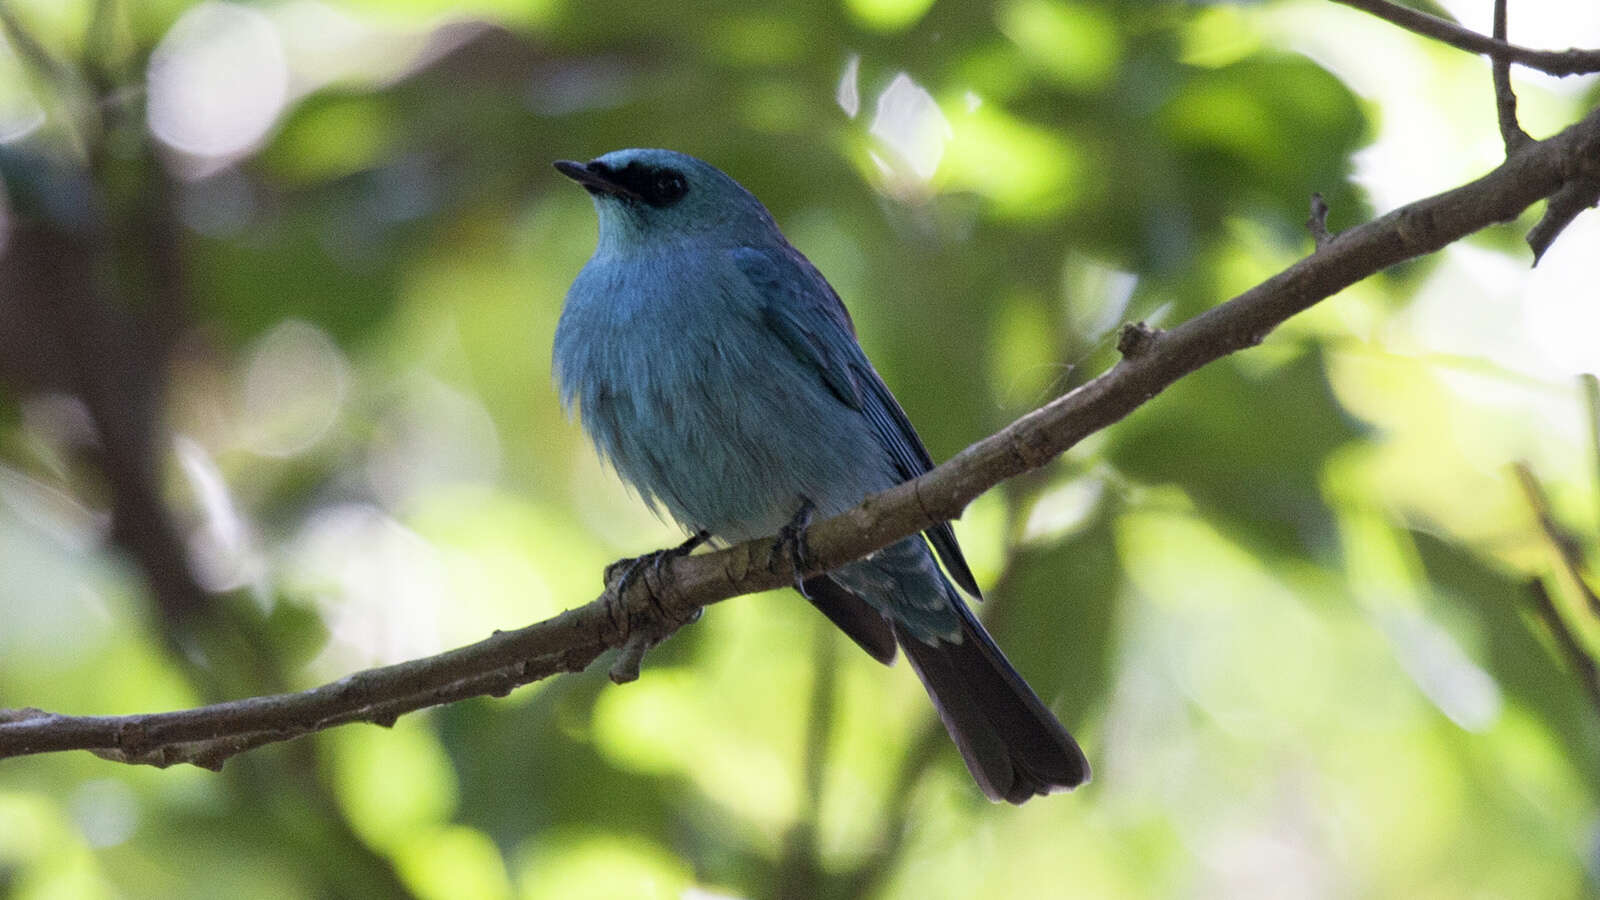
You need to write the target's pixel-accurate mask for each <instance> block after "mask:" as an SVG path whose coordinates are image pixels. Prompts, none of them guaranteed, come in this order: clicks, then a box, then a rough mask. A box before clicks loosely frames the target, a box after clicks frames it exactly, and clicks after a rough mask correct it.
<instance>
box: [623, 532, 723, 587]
mask: <svg viewBox="0 0 1600 900" xmlns="http://www.w3.org/2000/svg"><path fill="white" fill-rule="evenodd" d="M710 539H711V532H709V531H706V530H704V529H702V530H700V531H697V532H695V533H694V534H692V535H690V536H689V539H688V540H686V541H684V542H683V543H681V544H679V545H678V546H676V547H667V548H666V549H663V550H653V551H651V552H649V553H646V554H644V555H643V556H630V557H628V558H626V559H619V560H617V561H616V562H614V563H612V564H611V565H609V566H606V573H605V576H604V577H605V582H606V584H607V585H610V584H611V583H612V581H613V580H615V581H616V585H617V586H616V589H615V590H613V591H612V592H611V593H612V594H613V595H614V596H616V597H621V596H622V595H623V594H626V593H627V592H628V588H630V587H632V586H633V583H634V582H635V581H637V580H638V578H639V576H640V575H643V574H644V571H645V567H646V566H648V567H649V570H650V574H651V575H654V576H656V577H657V578H660V576H661V567H662V566H663V565H666V563H667V561H668V560H673V559H677V558H678V557H680V556H688V555H689V554H691V553H693V552H694V551H695V548H697V547H699V546H700V545H701V544H704V543H705V542H706V541H708V540H710ZM619 572H620V573H621V574H620V575H619V574H618V573H619Z"/></svg>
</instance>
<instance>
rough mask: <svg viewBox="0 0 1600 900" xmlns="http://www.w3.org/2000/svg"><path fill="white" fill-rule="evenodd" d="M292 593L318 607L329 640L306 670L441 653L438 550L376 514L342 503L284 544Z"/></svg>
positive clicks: (330, 669)
mask: <svg viewBox="0 0 1600 900" xmlns="http://www.w3.org/2000/svg"><path fill="white" fill-rule="evenodd" d="M283 573H284V579H283V580H284V583H285V584H286V586H287V587H288V589H289V590H290V591H292V592H293V593H295V594H298V595H300V596H303V597H305V598H307V599H309V600H310V601H311V603H312V604H313V605H315V606H316V608H317V610H318V611H319V612H320V613H321V614H322V619H323V623H324V624H325V625H326V626H327V628H328V635H329V638H330V640H329V641H328V646H327V647H326V648H324V650H323V652H322V654H321V655H320V656H319V657H318V658H317V659H316V660H314V661H313V662H312V664H311V668H312V669H313V670H315V671H317V672H319V673H323V674H329V675H331V674H334V673H339V672H345V671H349V669H351V668H353V667H360V666H371V665H379V664H383V663H392V662H399V661H401V660H405V659H415V658H417V657H421V656H427V655H429V654H432V653H437V652H439V651H440V650H442V649H444V648H443V643H444V639H443V637H442V636H443V635H444V634H445V631H444V629H443V628H442V627H441V623H440V621H439V612H440V604H441V602H442V600H443V598H444V596H445V588H446V583H447V582H446V572H445V568H444V564H443V562H442V561H441V560H440V559H439V553H438V551H437V550H436V549H435V548H434V547H433V545H432V544H430V543H428V541H427V540H425V539H424V538H422V537H421V536H420V535H418V534H417V533H416V532H414V531H412V530H411V529H409V528H406V527H405V526H404V525H401V524H400V523H399V522H397V521H395V520H394V519H392V518H390V517H389V516H388V515H386V514H385V513H384V512H383V511H382V510H380V509H378V508H377V507H374V506H370V505H368V504H364V503H346V504H340V505H338V506H333V507H328V508H324V509H320V510H318V511H317V512H316V513H314V514H313V515H312V516H311V518H310V519H309V520H308V521H307V522H306V523H305V525H304V526H302V527H301V529H300V533H299V534H298V535H297V536H296V537H295V539H294V540H293V541H292V542H291V543H290V544H289V548H288V552H287V558H286V560H285V561H284V565H283Z"/></svg>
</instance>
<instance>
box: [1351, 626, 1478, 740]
mask: <svg viewBox="0 0 1600 900" xmlns="http://www.w3.org/2000/svg"><path fill="white" fill-rule="evenodd" d="M1379 624H1380V625H1381V626H1382V628H1383V630H1384V632H1385V633H1387V634H1388V635H1389V640H1390V642H1391V643H1392V644H1393V645H1394V649H1395V657H1396V658H1397V659H1399V661H1400V665H1401V666H1402V667H1403V668H1404V669H1405V670H1406V674H1408V675H1410V676H1411V680H1412V681H1414V682H1416V684H1417V687H1418V688H1420V689H1421V690H1422V693H1423V694H1425V695H1426V696H1427V698H1428V699H1429V700H1431V701H1433V705H1434V706H1436V707H1438V708H1439V711H1440V712H1442V713H1444V714H1445V716H1447V717H1448V718H1449V719H1450V721H1452V722H1454V723H1456V724H1457V725H1459V726H1461V727H1462V728H1463V729H1465V730H1467V731H1471V732H1482V731H1487V730H1488V729H1489V728H1490V726H1492V725H1494V723H1495V722H1496V720H1498V719H1499V718H1500V710H1501V707H1502V706H1503V704H1502V702H1501V699H1500V685H1499V684H1497V683H1496V682H1495V680H1494V677H1493V676H1491V675H1490V674H1489V673H1488V672H1485V671H1484V670H1483V669H1482V668H1481V667H1479V666H1478V664H1477V663H1475V662H1473V661H1472V659H1471V658H1470V657H1468V656H1467V654H1466V651H1464V650H1462V649H1461V645H1460V644H1457V643H1456V641H1455V638H1453V637H1451V636H1450V633H1449V632H1448V631H1445V630H1444V629H1443V628H1440V627H1439V626H1437V625H1435V624H1433V623H1432V622H1430V621H1428V620H1427V619H1425V618H1423V617H1422V616H1420V615H1416V614H1414V613H1399V614H1395V615H1386V616H1382V617H1380V619H1379Z"/></svg>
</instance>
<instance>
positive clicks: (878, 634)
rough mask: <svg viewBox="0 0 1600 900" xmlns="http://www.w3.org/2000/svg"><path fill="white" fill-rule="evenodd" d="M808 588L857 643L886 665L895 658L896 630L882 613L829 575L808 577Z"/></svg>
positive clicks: (815, 602)
mask: <svg viewBox="0 0 1600 900" xmlns="http://www.w3.org/2000/svg"><path fill="white" fill-rule="evenodd" d="M805 589H806V591H805V597H806V599H807V600H810V601H811V605H812V606H815V607H816V608H817V609H819V610H821V611H822V614H823V615H825V616H827V617H828V619H829V621H831V622H833V624H834V625H837V626H838V627H839V630H840V631H842V632H844V633H845V634H847V635H849V636H850V639H851V640H852V641H855V642H856V646H858V647H860V648H861V649H863V650H865V651H867V652H868V653H869V654H871V655H872V658H873V659H875V660H877V661H878V662H881V663H883V664H884V665H888V664H890V663H892V662H894V641H895V639H894V633H893V632H891V631H890V630H889V620H887V619H885V618H884V617H883V613H881V612H878V611H877V610H875V609H873V608H872V607H871V606H869V605H868V604H867V601H865V600H863V599H861V598H860V597H857V596H856V595H855V594H853V593H851V592H850V591H849V589H847V588H845V587H844V586H843V585H840V584H839V583H838V582H835V581H834V580H833V579H832V578H829V577H828V576H826V575H818V576H816V577H815V578H808V579H806V582H805Z"/></svg>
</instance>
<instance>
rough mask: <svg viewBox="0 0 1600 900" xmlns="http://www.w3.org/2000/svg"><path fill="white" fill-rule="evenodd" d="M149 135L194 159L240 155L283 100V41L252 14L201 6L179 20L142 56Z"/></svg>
mask: <svg viewBox="0 0 1600 900" xmlns="http://www.w3.org/2000/svg"><path fill="white" fill-rule="evenodd" d="M149 92H150V99H149V106H148V116H149V122H150V130H151V132H152V133H154V134H155V136H156V137H158V138H160V139H161V140H162V141H163V142H164V143H166V144H168V145H169V146H171V147H173V148H174V149H177V150H181V151H183V152H185V153H189V154H193V155H195V156H201V157H227V156H234V155H237V154H239V153H243V152H245V151H247V150H249V149H250V148H252V147H254V146H255V145H256V144H257V143H259V142H260V141H261V139H262V138H263V137H265V136H266V134H267V131H268V130H269V129H270V128H271V127H272V125H273V123H274V122H276V121H277V119H278V116H279V114H280V113H282V111H283V108H284V105H285V104H286V103H287V102H288V98H289V65H288V61H287V58H286V56H285V54H284V47H283V42H282V40H281V39H280V38H279V36H278V30H277V29H276V28H274V27H273V25H272V22H271V21H270V20H269V19H268V18H267V17H266V16H265V15H263V14H261V13H260V12H257V11H256V10H254V9H251V8H249V7H244V6H235V5H233V4H228V3H204V4H201V5H200V6H196V7H194V8H193V9H191V10H189V11H188V12H186V13H184V14H183V17H182V18H180V19H178V21H177V23H176V24H174V25H173V26H172V29H171V30H170V31H168V32H167V34H166V37H164V38H162V39H161V43H160V45H158V46H157V47H156V49H155V53H154V54H152V56H151V57H150V69H149Z"/></svg>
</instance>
